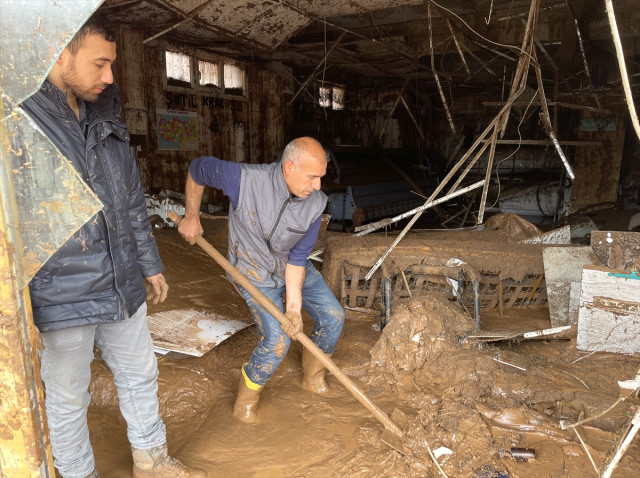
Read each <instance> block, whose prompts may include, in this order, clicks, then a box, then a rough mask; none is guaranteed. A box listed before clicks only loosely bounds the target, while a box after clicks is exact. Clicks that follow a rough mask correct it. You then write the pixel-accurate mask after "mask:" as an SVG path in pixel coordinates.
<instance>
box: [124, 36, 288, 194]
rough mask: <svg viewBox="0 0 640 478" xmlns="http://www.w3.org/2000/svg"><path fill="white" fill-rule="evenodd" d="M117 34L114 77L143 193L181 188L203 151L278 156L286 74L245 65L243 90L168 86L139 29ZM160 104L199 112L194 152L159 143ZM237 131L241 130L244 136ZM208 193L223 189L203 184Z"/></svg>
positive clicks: (266, 158) (159, 57) (261, 158)
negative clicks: (211, 90)
mask: <svg viewBox="0 0 640 478" xmlns="http://www.w3.org/2000/svg"><path fill="white" fill-rule="evenodd" d="M117 41H118V61H117V63H116V66H115V76H116V81H117V83H118V85H119V87H120V89H121V94H122V102H123V116H124V118H125V120H126V121H127V125H128V126H129V129H130V132H131V135H132V136H131V142H132V145H133V146H134V148H135V149H136V150H137V155H138V165H139V168H140V173H141V178H142V182H143V187H144V189H145V191H146V192H153V193H157V192H159V191H160V190H165V191H167V190H169V191H174V192H179V193H183V192H184V186H185V178H186V175H187V171H188V168H189V164H190V162H191V161H192V160H193V159H195V158H197V157H200V156H208V155H212V156H216V157H219V158H221V159H226V160H232V161H233V160H236V159H237V155H238V154H240V153H241V152H244V161H245V162H251V163H264V162H271V161H274V160H275V159H277V157H278V153H279V152H280V151H281V150H282V149H283V148H284V145H285V137H284V124H285V120H286V118H287V117H290V116H291V115H290V113H289V111H290V107H289V106H288V100H287V99H286V98H285V96H286V95H283V94H282V92H283V91H286V90H287V88H286V87H285V84H284V83H285V81H284V80H282V78H281V77H280V76H278V75H277V74H276V73H274V72H272V71H269V70H263V69H260V68H257V67H255V66H252V65H247V78H248V81H247V84H248V92H247V96H246V97H237V98H235V97H230V96H229V95H227V96H219V95H218V96H216V95H215V94H214V93H211V94H206V93H204V92H201V91H197V90H191V89H188V88H175V87H174V88H166V87H165V86H164V82H163V76H164V50H163V49H162V48H155V47H148V46H145V45H144V44H143V42H142V35H141V34H140V33H138V32H136V31H134V30H131V29H121V30H119V31H118V39H117ZM185 53H186V52H185ZM142 59H144V61H142ZM287 87H288V85H287ZM289 89H290V88H289ZM158 109H162V110H179V111H188V112H194V113H196V114H197V125H198V143H199V144H198V150H197V151H196V150H193V151H186V150H185V151H166V150H160V149H159V148H158V133H157V126H156V121H157V110H158ZM238 131H244V140H243V139H242V135H241V134H238ZM237 141H243V144H236V142H237ZM208 199H209V201H210V202H220V201H221V200H222V194H221V193H220V192H217V191H213V190H211V191H208Z"/></svg>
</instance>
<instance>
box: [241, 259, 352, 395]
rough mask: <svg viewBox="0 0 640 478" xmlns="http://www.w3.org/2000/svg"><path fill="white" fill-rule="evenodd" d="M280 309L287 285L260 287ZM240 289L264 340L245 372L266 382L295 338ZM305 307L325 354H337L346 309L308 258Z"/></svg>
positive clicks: (259, 344) (317, 342) (259, 343)
mask: <svg viewBox="0 0 640 478" xmlns="http://www.w3.org/2000/svg"><path fill="white" fill-rule="evenodd" d="M258 289H259V290H260V292H262V293H263V294H264V295H265V296H267V298H268V299H270V300H271V301H272V302H273V303H274V304H275V305H276V306H277V307H278V308H279V309H280V310H282V311H283V312H284V307H283V303H282V293H283V292H284V291H285V288H284V287H279V288H270V287H268V288H260V287H258ZM240 292H242V295H243V296H244V298H245V300H246V301H247V305H248V306H249V310H250V311H251V315H252V316H253V320H254V322H255V323H256V327H257V328H258V334H259V336H260V341H259V342H258V346H257V347H256V348H255V350H254V351H253V354H252V355H251V359H250V360H249V363H248V364H247V365H246V366H245V367H244V371H245V373H246V374H247V377H249V380H251V381H252V382H253V383H255V384H257V385H264V384H265V383H267V381H268V380H269V378H271V376H272V375H273V374H274V372H275V371H276V369H277V368H278V366H279V365H280V363H281V362H282V359H283V358H284V356H285V355H286V354H287V351H288V350H289V345H290V344H291V339H290V338H289V337H288V336H287V335H286V334H285V333H284V332H283V331H282V329H281V328H280V322H278V321H277V320H276V318H275V317H273V316H272V315H271V314H270V313H269V312H267V310H266V309H265V308H264V307H262V306H261V305H260V304H259V303H258V302H257V301H256V300H255V299H254V298H253V297H252V296H251V294H249V292H247V291H246V290H245V289H243V288H242V287H240ZM302 308H303V309H304V310H306V311H307V312H308V313H309V315H310V316H311V318H312V319H313V331H312V333H311V340H312V341H313V342H314V343H315V344H316V345H317V346H318V348H320V350H322V351H323V352H325V353H328V354H330V353H333V349H334V348H335V346H336V343H337V342H338V337H340V332H342V326H343V325H344V310H343V308H342V307H341V306H340V303H339V302H338V301H337V299H336V298H335V296H334V295H333V292H331V290H330V289H329V287H328V286H327V284H326V282H325V281H324V279H323V278H322V275H321V274H320V272H318V270H317V269H316V268H315V267H314V266H313V264H311V261H307V265H306V271H305V278H304V285H303V288H302Z"/></svg>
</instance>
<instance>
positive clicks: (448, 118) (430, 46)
mask: <svg viewBox="0 0 640 478" xmlns="http://www.w3.org/2000/svg"><path fill="white" fill-rule="evenodd" d="M427 17H428V18H429V56H430V57H431V73H432V74H433V77H434V78H435V80H436V86H437V87H438V92H439V93H440V99H441V100H442V106H443V107H444V112H445V114H446V116H447V121H448V122H449V127H450V128H451V132H452V133H453V134H456V126H455V125H454V124H453V118H452V117H451V112H450V111H449V106H448V105H447V99H446V98H445V97H444V91H442V85H441V84H440V78H439V77H438V72H437V71H436V64H435V58H434V56H433V33H432V27H431V2H430V1H429V0H427Z"/></svg>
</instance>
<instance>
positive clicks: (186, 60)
mask: <svg viewBox="0 0 640 478" xmlns="http://www.w3.org/2000/svg"><path fill="white" fill-rule="evenodd" d="M164 53H165V62H166V71H167V84H170V85H177V86H185V85H186V86H190V85H191V61H190V60H191V59H190V57H189V56H188V55H185V54H183V53H175V52H172V51H165V52H164Z"/></svg>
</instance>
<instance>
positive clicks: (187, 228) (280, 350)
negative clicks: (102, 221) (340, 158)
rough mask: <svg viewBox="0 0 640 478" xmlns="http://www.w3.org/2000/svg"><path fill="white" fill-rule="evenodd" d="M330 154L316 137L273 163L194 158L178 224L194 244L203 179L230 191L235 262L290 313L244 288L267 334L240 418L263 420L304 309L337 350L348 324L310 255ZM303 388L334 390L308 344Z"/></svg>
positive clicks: (246, 380)
mask: <svg viewBox="0 0 640 478" xmlns="http://www.w3.org/2000/svg"><path fill="white" fill-rule="evenodd" d="M326 170H327V157H326V154H325V151H324V149H323V148H322V146H321V145H320V143H318V142H317V141H316V140H314V139H312V138H308V137H303V138H297V139H294V140H293V141H291V142H290V143H289V144H288V145H287V146H286V148H285V150H284V152H283V155H282V160H281V161H280V162H278V163H272V164H238V163H231V162H227V161H222V160H220V159H218V158H214V157H203V158H198V159H196V160H195V161H193V162H192V163H191V166H190V168H189V174H188V176H187V186H186V192H185V205H186V211H185V217H184V219H183V220H182V221H181V223H180V226H179V228H178V230H179V231H180V234H182V236H183V237H184V238H185V239H186V240H187V241H188V242H189V243H191V244H193V243H195V239H196V237H197V236H200V235H201V234H202V232H203V230H202V226H201V224H200V218H199V210H200V203H201V200H202V193H203V191H204V186H205V185H207V186H211V187H214V188H216V189H220V190H222V191H223V192H224V194H225V195H226V196H228V197H229V202H230V209H229V261H230V262H231V263H232V264H233V265H235V267H236V268H237V269H238V270H239V271H240V272H241V273H242V274H244V275H245V276H246V277H247V278H248V279H249V281H251V283H252V284H253V285H255V286H256V287H257V288H258V289H259V290H260V292H262V293H263V294H264V295H265V296H267V297H268V298H269V299H270V300H271V301H272V302H273V303H274V304H275V305H276V306H277V307H279V308H280V310H282V311H283V312H285V308H284V307H283V298H282V294H283V292H286V312H285V314H286V317H287V319H288V320H289V322H290V323H289V324H287V325H282V326H281V325H280V323H279V322H278V321H277V320H276V318H275V317H273V316H272V315H271V314H270V313H269V312H268V311H267V310H266V309H265V308H264V307H262V306H261V305H260V304H259V303H258V302H257V301H256V300H255V299H254V298H253V297H252V296H251V294H249V292H247V291H246V290H245V289H244V288H242V287H241V288H240V291H241V292H242V295H243V296H244V298H245V300H246V301H247V304H248V305H249V309H250V310H251V314H252V316H253V319H254V321H255V323H256V327H257V329H258V334H259V336H260V340H259V342H258V345H257V347H256V348H255V350H254V351H253V354H252V355H251V358H250V359H249V362H248V363H246V364H244V365H243V367H242V375H241V377H240V383H239V388H238V397H237V399H236V402H235V405H234V408H233V413H234V415H235V416H236V417H238V418H239V419H240V420H242V421H244V422H247V423H253V422H255V421H256V420H257V415H256V407H257V404H258V400H259V398H260V391H261V390H262V388H263V387H264V385H265V384H266V383H267V381H268V380H269V378H271V376H272V375H273V374H274V373H275V371H276V369H277V368H278V366H279V365H280V363H281V362H282V359H283V358H284V356H285V355H286V353H287V351H288V349H289V345H290V343H291V338H293V337H295V336H296V335H297V334H298V333H300V332H301V330H302V316H301V311H302V308H304V309H305V310H306V311H307V312H308V313H309V315H310V316H311V318H312V319H313V322H314V326H313V332H312V334H311V339H312V340H313V342H314V343H315V344H316V345H317V346H318V347H319V348H320V349H321V350H322V351H323V352H325V353H327V354H332V353H333V350H334V348H335V346H336V343H337V341H338V337H339V336H340V332H341V331H342V326H343V324H344V310H343V309H342V307H341V306H340V304H339V303H338V301H337V300H336V298H335V296H334V295H333V293H332V292H331V290H330V289H329V287H328V286H327V284H326V283H325V281H324V279H323V278H322V275H321V274H320V273H319V272H318V271H317V270H316V269H315V267H314V266H313V265H312V264H311V262H310V261H309V260H308V259H307V257H308V256H309V254H310V253H311V250H312V249H313V246H314V244H315V242H316V239H317V236H318V231H319V230H320V221H321V216H322V212H323V210H324V208H325V205H326V202H327V197H326V196H325V195H324V193H322V192H321V191H320V179H321V178H322V177H323V176H324V175H325V173H326ZM302 367H303V371H304V378H303V381H302V387H303V388H305V389H307V390H309V391H312V392H315V393H319V394H326V393H327V392H328V387H327V384H326V382H325V380H324V375H325V367H324V365H322V363H321V362H320V361H319V360H318V359H317V358H315V357H314V356H313V355H312V354H310V353H309V352H308V351H307V350H306V349H305V350H304V351H303V355H302Z"/></svg>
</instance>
